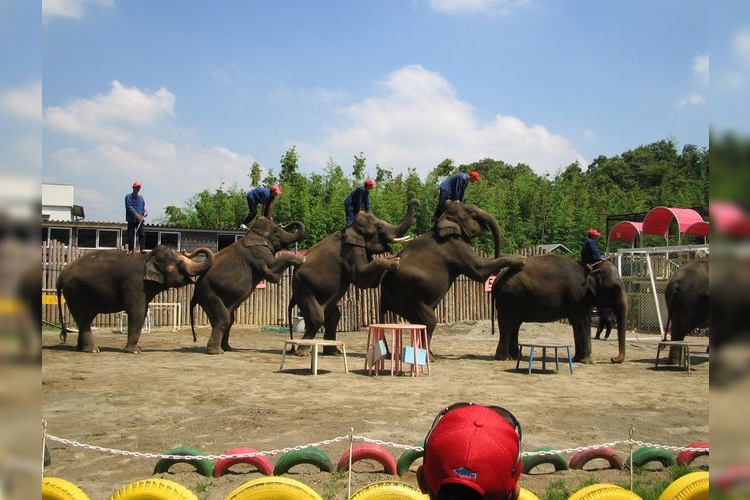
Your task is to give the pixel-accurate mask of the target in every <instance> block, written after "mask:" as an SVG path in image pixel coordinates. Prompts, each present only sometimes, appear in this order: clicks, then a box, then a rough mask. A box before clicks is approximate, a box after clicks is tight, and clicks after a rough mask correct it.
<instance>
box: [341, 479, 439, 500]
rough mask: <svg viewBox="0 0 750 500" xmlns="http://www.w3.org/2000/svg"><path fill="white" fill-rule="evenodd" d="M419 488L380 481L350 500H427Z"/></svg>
mask: <svg viewBox="0 0 750 500" xmlns="http://www.w3.org/2000/svg"><path fill="white" fill-rule="evenodd" d="M428 498H430V497H429V496H428V495H425V494H424V493H422V492H421V491H419V488H415V487H414V486H411V485H408V484H405V483H400V482H398V481H380V482H377V483H372V484H368V485H367V486H365V487H363V488H360V489H359V490H357V491H356V492H355V493H354V495H352V497H351V499H350V500H390V499H393V500H412V499H413V500H425V499H428Z"/></svg>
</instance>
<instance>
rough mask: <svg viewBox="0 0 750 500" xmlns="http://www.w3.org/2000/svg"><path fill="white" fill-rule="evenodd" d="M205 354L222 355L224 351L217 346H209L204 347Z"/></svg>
mask: <svg viewBox="0 0 750 500" xmlns="http://www.w3.org/2000/svg"><path fill="white" fill-rule="evenodd" d="M206 352H207V353H208V354H224V350H223V349H222V348H221V347H219V346H217V345H209V346H207V347H206Z"/></svg>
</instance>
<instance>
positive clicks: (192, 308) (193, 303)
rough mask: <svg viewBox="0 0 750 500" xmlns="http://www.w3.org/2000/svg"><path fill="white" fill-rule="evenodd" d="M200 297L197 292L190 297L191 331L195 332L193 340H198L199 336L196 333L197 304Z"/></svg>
mask: <svg viewBox="0 0 750 500" xmlns="http://www.w3.org/2000/svg"><path fill="white" fill-rule="evenodd" d="M197 302H198V299H197V298H196V297H195V292H193V296H192V297H191V298H190V331H191V332H193V342H198V337H197V336H196V335H195V306H196V303H197Z"/></svg>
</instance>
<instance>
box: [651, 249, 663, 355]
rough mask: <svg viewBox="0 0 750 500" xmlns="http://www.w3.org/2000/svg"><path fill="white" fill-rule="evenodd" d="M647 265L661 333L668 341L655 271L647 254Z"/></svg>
mask: <svg viewBox="0 0 750 500" xmlns="http://www.w3.org/2000/svg"><path fill="white" fill-rule="evenodd" d="M646 264H647V265H648V278H649V280H650V281H651V292H652V293H653V295H654V306H655V307H656V319H657V320H658V321H659V333H661V339H662V340H666V338H665V333H664V324H663V323H662V321H661V309H660V308H659V294H657V293H656V280H655V279H654V269H653V267H651V255H649V254H648V253H647V254H646Z"/></svg>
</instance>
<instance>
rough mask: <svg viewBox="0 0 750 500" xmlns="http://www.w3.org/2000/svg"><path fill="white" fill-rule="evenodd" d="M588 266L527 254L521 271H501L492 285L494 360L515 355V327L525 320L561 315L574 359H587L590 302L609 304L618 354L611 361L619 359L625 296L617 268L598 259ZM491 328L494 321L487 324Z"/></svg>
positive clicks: (625, 315) (625, 314)
mask: <svg viewBox="0 0 750 500" xmlns="http://www.w3.org/2000/svg"><path fill="white" fill-rule="evenodd" d="M592 267H593V269H591V270H590V269H589V267H588V266H586V265H585V264H583V263H581V262H578V261H575V260H572V259H568V258H565V257H560V256H559V255H541V256H536V257H529V258H528V260H527V261H526V267H524V268H523V270H522V271H517V272H514V271H512V270H509V271H506V272H504V273H502V274H500V275H498V277H497V278H496V279H495V281H494V283H493V284H492V299H493V302H494V307H495V308H496V310H497V324H498V327H499V329H500V340H499V342H498V344H497V350H496V351H495V359H501V360H503V359H509V358H512V359H516V358H518V330H519V328H520V327H521V323H524V322H527V321H535V322H549V321H556V320H560V319H567V320H568V321H569V322H570V325H571V326H572V327H573V339H574V341H575V357H574V358H573V360H574V361H579V362H582V363H590V362H591V316H590V311H591V308H592V307H593V306H596V307H610V308H611V309H612V310H613V311H614V313H615V317H616V318H617V346H618V349H619V353H618V355H617V356H614V357H612V358H611V359H610V361H611V362H612V363H622V362H623V361H624V360H625V327H626V324H627V319H628V296H627V293H626V292H625V286H624V284H623V282H622V280H621V279H620V275H619V274H618V272H617V268H616V267H615V266H614V265H613V264H612V263H611V262H609V261H607V260H602V261H599V262H597V263H596V264H593V265H592ZM493 329H494V325H493Z"/></svg>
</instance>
